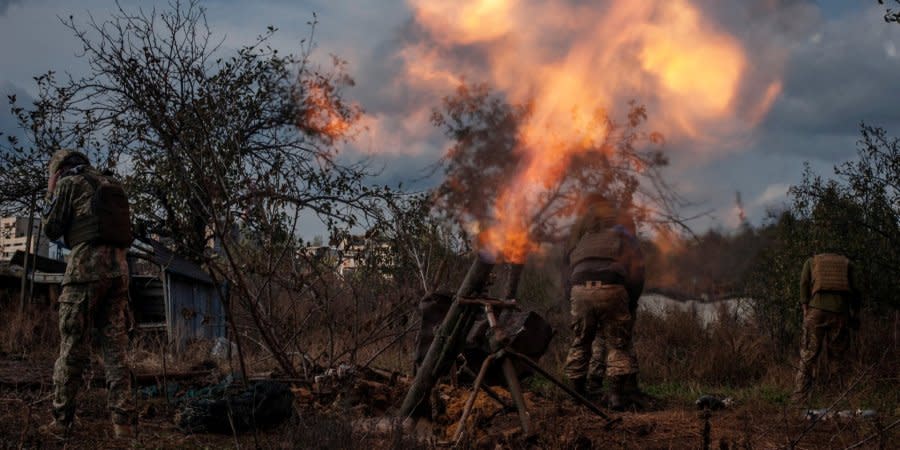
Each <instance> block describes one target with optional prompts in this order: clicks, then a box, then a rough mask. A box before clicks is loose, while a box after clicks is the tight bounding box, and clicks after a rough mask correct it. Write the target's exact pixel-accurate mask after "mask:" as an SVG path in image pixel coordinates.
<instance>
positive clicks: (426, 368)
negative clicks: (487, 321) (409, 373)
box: [400, 253, 495, 420]
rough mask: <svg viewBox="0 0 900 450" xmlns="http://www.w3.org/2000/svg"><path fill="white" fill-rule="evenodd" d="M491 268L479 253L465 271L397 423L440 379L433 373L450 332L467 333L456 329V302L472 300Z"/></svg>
mask: <svg viewBox="0 0 900 450" xmlns="http://www.w3.org/2000/svg"><path fill="white" fill-rule="evenodd" d="M494 264H495V261H494V259H493V258H491V257H490V255H487V254H484V253H479V254H478V255H476V257H475V260H474V261H472V266H471V267H469V271H468V272H467V273H466V278H465V279H464V280H463V282H462V284H460V286H459V290H458V291H457V292H456V296H455V297H454V299H453V303H452V304H451V305H450V309H449V310H448V311H447V315H446V316H444V321H443V322H441V326H440V328H438V332H437V333H435V336H434V340H433V341H431V346H429V347H428V353H426V354H425V359H424V360H423V361H422V365H421V366H420V367H419V370H418V372H416V378H415V379H414V380H413V383H412V385H410V387H409V391H408V392H407V393H406V397H405V398H404V399H403V405H402V406H401V407H400V418H401V419H404V420H405V419H406V418H411V417H413V413H414V412H415V410H416V408H417V406H418V405H419V404H420V403H421V402H422V401H423V400H424V399H425V397H426V396H427V395H429V392H431V389H432V388H433V387H434V384H435V382H436V381H437V378H438V376H440V375H441V374H438V373H435V369H436V368H437V367H438V366H440V365H441V361H440V357H441V355H442V354H445V350H444V347H445V346H446V345H447V343H449V342H452V341H454V340H455V337H454V336H451V334H452V333H453V331H454V329H456V330H457V333H459V332H462V333H468V330H462V329H461V328H458V327H457V322H458V321H459V319H460V315H461V313H462V311H463V308H462V307H461V305H460V304H459V299H460V298H462V297H470V296H473V295H475V294H477V293H478V292H480V291H481V290H482V289H484V286H485V285H486V283H487V280H488V277H489V276H490V274H491V271H492V270H493V269H494ZM462 328H465V327H462ZM455 356H456V355H453V357H455Z"/></svg>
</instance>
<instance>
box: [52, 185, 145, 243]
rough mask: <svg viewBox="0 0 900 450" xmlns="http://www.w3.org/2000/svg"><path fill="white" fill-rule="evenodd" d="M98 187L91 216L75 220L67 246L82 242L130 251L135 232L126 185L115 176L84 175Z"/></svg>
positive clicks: (93, 195)
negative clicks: (123, 185) (120, 182)
mask: <svg viewBox="0 0 900 450" xmlns="http://www.w3.org/2000/svg"><path fill="white" fill-rule="evenodd" d="M78 176H82V177H84V179H85V180H86V181H87V182H88V184H90V185H91V187H93V188H94V193H93V194H92V195H91V207H90V214H86V215H81V216H78V217H75V218H74V219H73V220H72V225H71V227H69V232H68V233H66V243H67V244H68V245H69V247H75V246H76V245H78V244H80V243H82V242H91V243H95V244H105V245H111V246H113V247H119V248H127V247H129V246H131V242H132V241H133V240H134V235H133V233H132V229H131V209H130V207H129V206H128V196H127V195H125V190H124V189H123V188H122V185H121V184H119V183H118V182H117V181H115V180H114V179H112V178H111V177H105V176H102V175H94V174H90V173H84V174H80V175H78Z"/></svg>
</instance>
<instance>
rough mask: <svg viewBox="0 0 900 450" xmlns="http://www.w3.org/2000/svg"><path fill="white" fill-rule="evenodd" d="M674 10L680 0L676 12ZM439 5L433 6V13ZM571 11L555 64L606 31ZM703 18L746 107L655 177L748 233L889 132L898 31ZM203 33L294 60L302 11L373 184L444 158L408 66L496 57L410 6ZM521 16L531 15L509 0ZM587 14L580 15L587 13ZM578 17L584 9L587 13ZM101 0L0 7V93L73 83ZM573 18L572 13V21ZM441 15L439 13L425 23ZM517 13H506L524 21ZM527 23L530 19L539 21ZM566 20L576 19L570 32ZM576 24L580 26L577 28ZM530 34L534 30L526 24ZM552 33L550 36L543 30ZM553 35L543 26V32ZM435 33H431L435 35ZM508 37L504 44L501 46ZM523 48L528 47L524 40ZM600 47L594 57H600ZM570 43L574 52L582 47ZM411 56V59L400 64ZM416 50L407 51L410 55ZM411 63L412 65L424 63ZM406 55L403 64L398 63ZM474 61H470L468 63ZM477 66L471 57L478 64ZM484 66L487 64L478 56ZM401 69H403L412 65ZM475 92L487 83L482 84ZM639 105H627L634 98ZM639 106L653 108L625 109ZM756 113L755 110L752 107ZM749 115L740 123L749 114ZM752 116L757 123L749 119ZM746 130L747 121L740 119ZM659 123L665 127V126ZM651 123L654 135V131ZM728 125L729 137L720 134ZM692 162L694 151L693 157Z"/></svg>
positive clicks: (870, 9) (792, 17) (575, 4)
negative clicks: (745, 220) (860, 137)
mask: <svg viewBox="0 0 900 450" xmlns="http://www.w3.org/2000/svg"><path fill="white" fill-rule="evenodd" d="M685 1H686V0H685ZM120 3H121V4H122V5H123V7H125V8H126V9H131V8H138V7H142V8H145V9H147V8H151V7H152V6H153V4H155V3H158V4H159V5H160V6H163V5H165V4H167V3H168V2H166V1H163V2H154V1H149V0H147V1H140V2H138V1H134V0H121V2H120ZM438 3H439V2H438ZM556 3H566V4H567V5H570V6H571V8H572V11H581V13H579V16H580V17H579V18H571V17H562V19H560V20H570V21H573V22H572V24H571V25H566V26H567V27H568V29H571V30H574V31H575V32H574V33H569V34H566V33H548V34H549V36H547V37H546V39H545V41H544V42H546V45H547V46H548V48H549V50H547V51H545V52H544V53H545V56H546V54H553V52H559V53H560V54H563V53H565V51H566V48H568V46H572V45H574V42H578V41H580V38H579V37H578V34H579V32H580V30H581V29H580V28H578V27H580V26H581V27H584V26H590V24H587V25H584V24H583V23H581V22H585V17H587V19H588V20H593V17H596V18H597V20H598V21H600V20H605V15H606V14H612V12H611V10H608V9H605V7H604V6H603V5H602V4H603V3H608V2H586V1H582V0H557V2H556ZM691 3H692V4H693V5H694V6H696V8H698V10H701V11H703V15H704V19H703V24H704V25H708V27H709V28H711V29H716V30H718V33H719V34H717V35H716V36H718V37H717V39H719V38H721V37H722V36H726V35H727V40H728V41H729V42H730V41H734V42H735V43H736V45H738V46H739V47H740V48H741V49H742V51H743V53H744V54H745V57H746V64H744V65H743V66H742V67H743V69H742V70H743V72H742V76H741V88H740V90H739V93H738V94H736V95H737V98H736V99H733V100H732V103H736V104H741V105H747V106H746V107H745V108H744V110H745V111H744V112H743V113H742V115H741V117H743V118H744V119H745V120H743V121H742V122H741V123H740V127H739V131H738V132H734V131H730V132H728V133H723V134H719V135H717V139H715V140H704V141H703V142H700V143H698V142H692V141H691V140H690V139H678V138H677V137H678V136H677V133H676V135H675V136H674V137H675V138H676V139H673V140H672V141H671V142H670V143H668V144H667V147H666V148H665V150H666V151H667V152H668V153H669V155H670V158H671V167H670V168H668V169H667V172H666V173H667V177H668V178H669V179H670V180H671V181H672V183H673V184H674V185H675V186H676V187H677V188H678V189H679V190H680V191H681V192H682V193H683V194H684V195H685V196H686V197H687V198H688V199H690V200H691V201H692V202H694V203H695V204H697V205H698V206H697V207H695V209H694V211H700V210H710V211H712V214H711V215H710V216H709V217H707V218H704V219H701V220H698V221H697V222H695V226H696V227H697V228H700V229H702V228H707V227H710V226H712V227H721V228H724V229H729V228H731V227H733V226H735V224H736V223H737V216H736V214H735V212H734V197H735V192H737V191H740V192H741V194H742V197H743V200H744V203H745V206H746V209H747V213H748V216H749V217H750V219H751V220H752V221H753V222H756V223H758V222H759V221H760V220H762V218H763V217H764V214H765V211H766V209H767V208H770V207H773V206H778V205H779V204H781V202H783V201H784V199H785V193H786V191H787V188H788V187H789V186H790V185H791V184H794V183H796V182H798V181H799V179H800V175H801V171H802V167H803V164H804V162H808V163H809V164H810V165H811V166H812V167H813V168H814V169H815V170H817V171H819V172H820V173H826V174H830V173H831V167H832V166H834V165H835V164H837V163H840V162H842V161H845V160H847V159H849V158H852V157H853V155H854V154H855V141H856V139H857V128H858V124H859V123H860V121H866V122H868V123H872V124H877V125H881V126H884V127H886V128H887V129H888V130H889V131H890V132H892V133H893V134H895V135H896V134H900V109H898V107H897V106H896V99H898V98H900V95H898V94H900V83H898V82H897V81H896V80H897V74H900V54H898V52H900V26H898V25H889V24H885V23H884V22H883V20H882V15H883V9H882V7H879V5H877V1H875V0H871V1H861V0H860V1H856V0H853V1H851V0H823V1H811V0H753V1H738V0H727V1H715V0H692V1H691ZM202 4H203V5H204V6H206V7H207V8H208V14H209V19H210V26H211V28H212V30H213V32H214V33H216V34H218V35H220V36H223V37H224V39H225V50H224V51H228V49H233V48H236V47H238V46H239V45H241V44H242V43H246V42H248V41H250V40H251V39H253V38H254V37H255V36H256V35H258V34H259V33H260V32H262V31H264V30H265V27H266V26H267V25H274V26H275V27H277V28H279V30H280V31H279V32H278V34H277V35H276V37H275V40H274V44H275V46H277V47H279V48H281V49H284V50H285V51H294V52H297V51H298V49H299V43H300V40H301V39H304V38H306V37H307V35H308V32H309V27H308V25H307V22H308V21H309V20H310V19H311V17H312V14H313V13H314V12H315V13H316V14H317V18H318V26H317V29H316V41H317V45H318V47H317V55H318V56H320V57H321V58H322V60H323V61H324V60H325V57H326V56H327V55H328V54H332V53H333V54H336V55H339V56H340V57H341V58H343V59H345V60H347V61H348V62H349V70H350V72H351V74H352V76H353V77H354V78H355V79H356V81H357V85H356V86H355V87H354V88H353V89H352V90H351V91H350V92H349V93H348V94H349V97H350V98H352V99H353V100H354V101H356V102H358V103H359V104H360V105H361V106H362V107H363V108H364V109H365V110H366V112H367V119H366V124H367V125H369V129H368V130H367V131H363V132H361V133H360V134H359V136H358V137H357V140H356V142H355V143H354V144H353V149H354V150H355V151H359V150H362V151H365V152H369V153H371V154H373V155H375V156H374V157H373V158H374V159H375V161H377V163H378V164H379V165H380V166H383V167H384V169H383V175H382V178H383V179H384V180H389V181H392V182H394V181H404V182H406V183H407V184H409V183H411V182H413V181H414V180H419V181H417V182H416V183H417V184H416V185H417V186H418V187H427V185H428V183H433V182H434V180H433V179H432V180H430V181H429V180H426V181H421V180H420V179H421V177H422V174H423V170H424V169H425V168H426V167H427V166H429V165H430V164H432V163H433V162H434V161H435V160H436V159H437V158H438V157H439V156H440V154H441V152H442V150H443V149H444V148H445V146H446V142H445V141H444V140H443V139H442V137H441V134H440V132H439V131H438V130H435V129H433V128H432V127H431V126H430V125H429V124H428V120H427V118H428V114H429V113H430V111H431V109H432V108H434V107H435V106H437V105H438V104H439V102H440V98H441V96H443V95H446V94H447V93H449V90H442V89H439V88H435V87H434V85H433V84H425V85H423V84H415V83H413V84H411V83H410V82H409V79H408V77H409V76H410V73H411V72H410V70H406V66H408V65H409V64H411V58H418V57H419V56H421V55H427V54H429V50H430V48H431V46H435V47H440V50H441V53H439V56H440V57H441V58H443V59H444V60H448V59H449V60H450V61H451V62H452V63H453V64H454V67H459V70H460V72H466V73H459V74H457V75H459V76H466V77H467V79H474V80H476V81H480V80H479V79H478V78H479V77H482V76H487V75H486V74H491V73H496V72H497V70H494V69H496V68H487V67H479V66H478V65H479V64H487V62H486V60H485V57H484V55H485V54H489V53H485V52H487V50H485V49H497V48H504V47H498V46H497V45H496V44H495V42H496V41H497V40H498V38H496V37H494V36H492V37H490V38H491V39H492V41H491V42H492V43H491V45H490V46H486V45H485V46H479V45H480V43H474V44H473V43H471V42H466V43H464V45H461V44H459V42H450V43H448V42H447V41H446V40H442V39H441V38H439V37H436V36H438V33H436V32H435V30H434V29H433V28H432V29H429V27H428V26H425V25H423V24H422V23H421V20H420V19H419V18H417V14H416V11H417V8H419V10H421V9H422V8H423V7H422V5H423V2H422V1H420V0H379V1H377V2H375V1H368V2H363V1H352V0H312V1H292V0H256V1H254V2H243V1H228V0H208V1H203V2H202ZM520 4H525V5H528V4H535V2H533V1H529V0H520ZM587 5H590V6H587ZM594 5H597V6H596V16H594V15H593V14H594V13H592V12H588V13H587V14H585V9H584V8H595V6H594ZM114 7H115V4H114V2H113V1H112V0H85V1H78V2H72V1H62V0H0V93H2V94H4V96H5V95H8V94H16V95H18V96H19V97H20V98H28V96H29V95H33V94H34V82H33V80H32V77H33V76H35V75H36V74H39V73H41V72H44V71H47V70H51V69H52V70H56V71H60V72H61V71H68V72H70V73H73V74H76V75H77V74H79V73H83V72H84V71H85V70H86V66H85V63H84V62H83V61H82V60H80V59H79V58H78V57H77V50H78V48H77V46H76V45H75V43H74V40H73V39H72V36H71V34H70V32H69V31H68V30H66V29H65V28H64V27H63V26H62V25H60V23H59V20H58V17H60V16H69V15H74V16H75V18H76V20H82V21H83V20H86V19H87V18H88V15H89V14H90V15H93V16H94V17H95V18H96V19H98V20H102V19H103V18H105V17H108V16H109V14H111V12H112V10H113V9H114ZM578 8H581V9H578ZM438 12H443V13H445V14H448V15H450V16H452V14H453V12H452V11H438ZM526 13H528V11H523V12H517V14H520V15H521V14H526ZM540 17H542V16H540V15H536V16H534V21H535V22H538V21H540V20H541V19H540ZM480 19H481V20H482V23H481V24H479V29H489V30H490V29H495V28H498V27H503V26H504V24H503V23H499V22H493V21H492V20H491V18H487V19H485V18H480ZM575 19H580V21H576V20H575ZM576 22H578V23H581V24H580V25H579V24H577V23H576ZM536 25H537V26H536V27H535V28H540V27H542V26H544V25H545V24H536ZM556 25H558V24H554V26H556ZM546 29H548V30H550V31H553V30H555V28H553V26H549V25H548V26H547V28H546ZM438 31H440V30H438ZM501 31H504V32H505V33H506V34H505V35H504V36H505V37H504V38H503V39H507V40H509V39H515V37H516V36H514V35H515V33H517V32H520V28H517V27H516V26H509V27H507V28H504V29H503V30H501ZM510 34H512V35H513V36H512V37H509V35H510ZM526 42H527V40H526ZM603 42H605V41H604V40H602V39H601V40H599V41H597V42H596V44H595V45H604V44H603ZM581 45H583V43H581ZM411 48H415V49H416V52H412V53H411V52H410V49H411ZM417 52H418V53H417ZM423 52H424V53H423ZM410 55H413V56H410ZM473 55H474V56H473ZM478 55H481V56H480V57H479V56H478ZM487 59H490V58H487ZM412 63H416V61H415V60H412ZM484 81H494V80H491V79H487V80H484ZM776 83H777V85H778V86H779V87H780V89H779V90H778V92H777V96H776V97H773V98H772V99H771V100H772V101H771V102H770V103H765V106H766V108H762V107H761V106H759V107H756V106H754V105H761V104H762V103H763V100H764V99H763V97H765V94H766V91H765V87H766V86H771V85H773V84H776ZM631 94H632V95H634V96H636V97H637V96H640V93H637V94H634V93H631ZM638 100H639V101H642V102H646V103H648V104H649V106H651V108H650V111H649V112H650V114H651V115H653V113H654V109H653V106H655V105H656V103H655V102H657V101H658V100H659V99H654V98H649V99H646V100H645V99H643V98H638ZM761 108H762V109H761ZM751 112H752V114H751ZM756 112H758V114H756ZM751 115H752V116H753V119H752V120H750V119H747V117H749V116H751ZM659 117H660V119H659V120H663V119H665V118H667V117H668V116H666V115H665V114H660V115H659ZM663 125H664V124H663ZM12 127H13V125H12V121H11V120H10V118H9V115H8V112H7V111H5V108H4V109H3V110H0V131H6V132H12V131H13V130H12ZM732 128H734V127H730V128H729V130H731V129H732ZM700 147H704V148H705V150H703V151H697V150H696V148H700Z"/></svg>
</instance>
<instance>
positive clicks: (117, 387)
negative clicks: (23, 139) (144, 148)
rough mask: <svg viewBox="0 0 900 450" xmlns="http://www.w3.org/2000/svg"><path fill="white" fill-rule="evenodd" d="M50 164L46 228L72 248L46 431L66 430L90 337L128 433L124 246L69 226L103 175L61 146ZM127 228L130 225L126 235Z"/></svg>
mask: <svg viewBox="0 0 900 450" xmlns="http://www.w3.org/2000/svg"><path fill="white" fill-rule="evenodd" d="M49 166H50V167H49V169H50V181H49V185H48V194H47V195H48V199H47V204H48V206H47V209H46V210H45V212H44V218H43V220H44V233H45V234H46V235H47V237H48V238H49V239H50V240H51V241H52V240H58V239H60V238H61V237H62V238H65V241H66V244H67V245H68V246H70V247H71V253H70V254H69V262H68V265H67V267H66V272H65V275H64V276H63V282H62V293H61V295H60V297H59V331H60V347H59V358H58V359H57V360H56V364H55V366H54V369H53V417H54V420H53V422H52V423H51V424H50V425H48V426H46V427H44V431H46V432H48V433H49V434H52V435H55V436H57V437H65V436H66V435H67V434H68V433H69V431H70V428H71V426H72V424H73V421H74V418H75V397H76V395H77V393H78V389H79V387H80V385H81V383H82V379H81V374H82V371H83V370H84V369H85V367H86V366H88V365H89V364H90V348H91V344H92V341H94V342H93V343H94V344H98V346H99V347H100V350H101V356H102V358H103V364H104V366H105V369H106V384H107V389H108V406H109V409H110V411H111V413H112V422H113V430H114V432H115V435H116V436H117V437H128V436H131V435H132V433H133V431H132V428H131V427H132V421H133V419H134V405H133V394H132V392H131V372H130V369H129V368H128V366H127V365H126V362H125V351H126V346H127V343H128V336H127V334H126V333H127V330H126V326H127V315H126V314H127V307H128V304H127V302H128V279H129V278H128V275H129V273H128V263H127V261H126V251H127V250H126V248H123V247H122V246H121V245H118V246H114V245H109V244H107V243H98V241H97V240H89V241H82V242H77V241H79V240H80V239H78V238H77V237H75V236H73V229H74V228H76V227H77V226H78V225H79V224H80V223H81V222H82V221H83V218H85V217H89V216H90V215H91V213H92V201H94V200H95V196H94V192H95V189H97V185H98V183H100V182H104V180H106V177H105V176H104V175H103V174H101V173H99V172H98V171H97V170H95V169H94V168H92V167H91V166H90V164H89V162H88V159H87V157H85V156H84V155H83V154H81V153H78V152H72V151H67V150H60V151H58V152H56V153H55V154H54V155H53V157H52V158H51V160H50V164H49ZM98 180H99V181H98ZM130 232H131V230H130V229H129V230H128V233H129V236H130ZM73 243H74V245H72V244H73Z"/></svg>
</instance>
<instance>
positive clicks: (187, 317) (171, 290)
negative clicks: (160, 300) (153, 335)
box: [166, 273, 225, 347]
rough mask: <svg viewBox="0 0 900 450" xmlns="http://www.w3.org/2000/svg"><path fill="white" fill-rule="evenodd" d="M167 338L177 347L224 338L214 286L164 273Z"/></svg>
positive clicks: (220, 307) (223, 316)
mask: <svg viewBox="0 0 900 450" xmlns="http://www.w3.org/2000/svg"><path fill="white" fill-rule="evenodd" d="M166 285H167V286H166V288H167V291H168V294H169V302H168V303H169V318H170V320H169V324H168V325H169V330H170V332H169V339H170V340H171V341H174V342H176V343H177V345H178V346H179V347H184V345H185V344H186V343H187V342H188V341H190V340H196V339H212V338H216V337H223V336H225V314H224V311H223V308H222V302H221V300H220V299H219V294H218V291H217V290H216V288H215V286H213V285H210V284H206V283H199V282H197V281H196V280H193V279H190V278H187V277H183V276H180V275H177V274H174V273H167V274H166Z"/></svg>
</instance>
